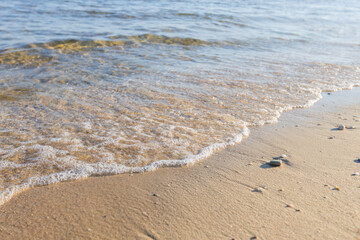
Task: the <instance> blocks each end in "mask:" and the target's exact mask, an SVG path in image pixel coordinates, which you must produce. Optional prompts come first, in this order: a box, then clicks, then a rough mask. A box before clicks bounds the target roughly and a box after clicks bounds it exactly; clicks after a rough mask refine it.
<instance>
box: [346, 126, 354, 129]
mask: <svg viewBox="0 0 360 240" xmlns="http://www.w3.org/2000/svg"><path fill="white" fill-rule="evenodd" d="M346 128H347V129H355V128H356V127H355V126H350V127H346Z"/></svg>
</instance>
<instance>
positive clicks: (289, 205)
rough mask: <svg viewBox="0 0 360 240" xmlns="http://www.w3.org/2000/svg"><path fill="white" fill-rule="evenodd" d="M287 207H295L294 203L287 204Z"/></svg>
mask: <svg viewBox="0 0 360 240" xmlns="http://www.w3.org/2000/svg"><path fill="white" fill-rule="evenodd" d="M286 207H288V208H292V207H294V206H293V205H292V204H286Z"/></svg>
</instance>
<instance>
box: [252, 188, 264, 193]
mask: <svg viewBox="0 0 360 240" xmlns="http://www.w3.org/2000/svg"><path fill="white" fill-rule="evenodd" d="M253 192H258V193H262V192H263V190H262V189H261V188H255V189H254V190H253Z"/></svg>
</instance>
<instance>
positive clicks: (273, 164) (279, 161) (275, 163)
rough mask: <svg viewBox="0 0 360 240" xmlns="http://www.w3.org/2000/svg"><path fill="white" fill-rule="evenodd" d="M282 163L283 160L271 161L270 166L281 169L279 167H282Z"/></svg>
mask: <svg viewBox="0 0 360 240" xmlns="http://www.w3.org/2000/svg"><path fill="white" fill-rule="evenodd" d="M281 163H282V161H281V160H271V161H270V163H269V164H270V165H271V166H275V167H279V166H281Z"/></svg>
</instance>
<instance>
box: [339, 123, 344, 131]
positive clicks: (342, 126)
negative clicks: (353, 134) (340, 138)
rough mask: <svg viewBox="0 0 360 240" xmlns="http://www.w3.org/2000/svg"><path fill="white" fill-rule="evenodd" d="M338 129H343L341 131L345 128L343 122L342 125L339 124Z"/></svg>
mask: <svg viewBox="0 0 360 240" xmlns="http://www.w3.org/2000/svg"><path fill="white" fill-rule="evenodd" d="M337 129H338V130H341V131H342V130H345V126H344V125H342V124H341V125H339V127H338V128H337Z"/></svg>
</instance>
